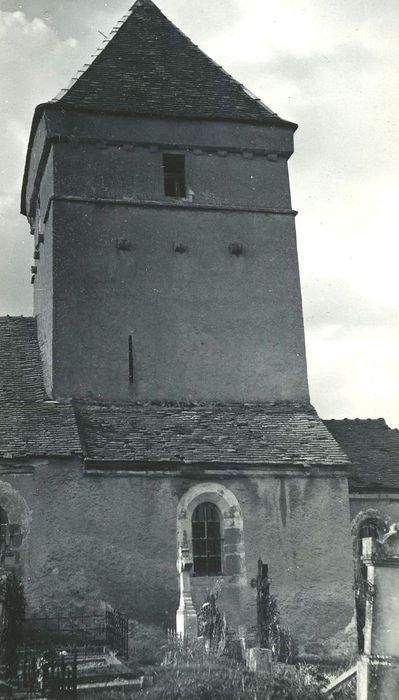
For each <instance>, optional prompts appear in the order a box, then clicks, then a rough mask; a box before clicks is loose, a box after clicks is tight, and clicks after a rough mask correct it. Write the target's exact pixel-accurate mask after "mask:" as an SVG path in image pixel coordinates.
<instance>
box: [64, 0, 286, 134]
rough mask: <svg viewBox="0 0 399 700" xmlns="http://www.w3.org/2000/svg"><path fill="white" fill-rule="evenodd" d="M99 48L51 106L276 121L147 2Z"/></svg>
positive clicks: (140, 1) (141, 2)
mask: <svg viewBox="0 0 399 700" xmlns="http://www.w3.org/2000/svg"><path fill="white" fill-rule="evenodd" d="M104 44H105V46H104V48H103V49H102V50H101V51H100V52H99V53H98V54H97V55H96V56H95V57H94V59H93V61H92V63H91V64H90V65H88V66H84V68H83V69H82V71H79V73H78V75H77V77H76V78H75V79H74V80H73V81H72V84H71V86H70V87H69V88H67V89H66V90H63V91H62V92H61V93H60V95H58V96H57V97H56V98H55V100H53V104H54V105H56V104H58V105H59V106H60V107H62V106H63V107H67V106H68V107H72V108H84V109H93V110H101V111H118V112H128V113H130V114H137V115H149V116H165V117H188V118H208V119H228V120H230V119H238V120H249V121H260V122H267V121H270V120H273V121H276V119H277V120H279V118H278V117H277V115H276V114H275V113H274V112H272V111H271V110H270V109H269V108H268V107H266V105H264V104H263V103H262V102H261V101H260V100H259V99H257V98H256V97H255V96H254V95H252V94H251V93H250V92H249V91H248V90H247V89H246V88H245V87H243V85H241V84H240V83H238V82H237V81H236V80H234V79H233V78H232V77H231V76H230V75H228V73H226V72H225V71H224V70H223V69H222V68H221V67H220V66H218V65H216V63H214V62H213V61H212V60H211V59H210V58H208V56H206V55H205V54H204V53H203V52H202V51H201V50H200V49H199V48H198V47H197V46H195V45H194V44H193V43H192V42H191V41H190V39H188V37H187V36H185V34H183V33H182V32H181V31H180V30H179V29H177V27H175V25H174V24H172V22H170V21H169V20H168V19H167V17H165V15H163V14H162V12H161V11H160V10H159V9H158V7H157V6H156V5H155V4H154V3H153V2H152V0H137V2H136V3H135V4H134V5H133V7H132V8H131V10H130V11H129V13H128V14H127V15H126V16H125V17H124V18H123V20H121V22H120V23H119V27H117V28H115V29H114V30H113V32H112V33H111V38H110V40H109V41H107V42H104ZM279 121H281V123H285V122H283V120H279Z"/></svg>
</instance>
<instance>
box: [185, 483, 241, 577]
mask: <svg viewBox="0 0 399 700" xmlns="http://www.w3.org/2000/svg"><path fill="white" fill-rule="evenodd" d="M207 501H208V502H210V503H214V504H215V505H216V506H217V508H218V509H219V511H220V513H221V516H222V517H221V537H222V539H223V551H222V574H221V576H224V577H227V578H229V577H230V580H231V582H239V581H240V580H241V579H246V567H245V550H244V532H243V530H244V523H243V518H242V513H241V508H240V504H239V502H238V500H237V498H236V496H235V495H234V493H233V492H232V491H230V489H228V488H226V487H225V486H223V485H222V484H218V483H216V482H206V483H201V484H195V485H194V486H191V487H190V488H189V489H188V490H187V491H186V493H185V494H184V495H183V496H182V497H181V499H180V501H179V503H178V507H177V546H178V547H179V545H181V544H184V545H185V546H186V547H188V549H189V552H190V556H191V557H192V555H193V551H192V533H191V522H192V516H193V513H194V510H195V508H196V507H197V506H198V505H199V504H200V503H204V502H207ZM202 578H206V577H202Z"/></svg>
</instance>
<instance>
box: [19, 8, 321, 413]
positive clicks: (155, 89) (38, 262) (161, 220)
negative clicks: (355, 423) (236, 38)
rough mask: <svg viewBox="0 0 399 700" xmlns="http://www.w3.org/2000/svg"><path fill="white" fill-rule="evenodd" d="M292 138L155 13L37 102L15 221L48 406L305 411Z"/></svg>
mask: <svg viewBox="0 0 399 700" xmlns="http://www.w3.org/2000/svg"><path fill="white" fill-rule="evenodd" d="M295 129H296V125H295V124H292V123H290V122H287V121H284V120H283V119H280V118H279V117H278V116H277V115H276V114H275V113H274V112H272V111H271V110H270V109H269V108H268V107H266V106H265V105H264V104H262V102H261V101H260V100H258V99H256V98H255V97H254V96H253V95H252V94H250V93H249V92H248V91H247V90H246V89H245V88H244V87H243V86H242V85H240V84H239V83H237V82H236V81H235V80H233V78H231V77H230V76H229V75H228V74H227V73H226V72H225V71H223V70H222V69H221V68H220V67H219V66H217V65H216V64H215V63H213V62H212V61H211V60H210V59H209V58H208V57H207V56H205V55H204V54H203V53H202V52H201V51H200V50H199V49H198V48H197V47H196V46H194V45H193V44H192V43H191V42H190V41H189V39H188V38H187V37H186V36H185V35H184V34H182V33H181V32H180V31H179V30H178V29H177V28H176V27H175V26H174V25H173V24H172V23H171V22H170V21H169V20H167V19H166V17H165V16H164V15H163V14H162V13H161V12H160V10H159V9H158V8H157V7H156V6H155V5H154V4H153V3H152V2H151V0H137V2H136V3H135V4H134V5H133V7H132V8H131V10H130V12H129V13H128V15H126V17H124V18H123V20H122V22H121V24H120V26H119V28H117V30H115V32H114V33H113V35H112V38H111V40H110V41H109V42H108V43H106V45H105V47H104V48H103V49H102V50H101V52H100V53H99V54H98V55H97V56H96V57H95V58H94V60H93V62H92V63H91V65H89V66H86V67H85V69H84V70H83V72H80V73H79V75H78V77H77V78H76V79H75V81H74V82H73V83H72V85H71V86H70V87H69V88H68V89H67V90H65V91H63V93H62V94H61V95H59V96H58V97H57V98H56V99H55V100H53V101H52V102H49V103H46V104H42V105H39V107H38V108H37V110H36V113H35V117H34V121H33V126H32V133H31V139H30V144H29V152H28V157H27V163H26V171H25V179H24V188H23V196H22V210H23V213H25V214H26V215H27V216H28V218H29V220H30V222H31V226H32V233H34V236H35V260H34V266H33V268H32V270H33V277H32V281H33V283H34V313H35V315H36V316H37V318H38V331H39V342H40V346H41V351H42V356H43V359H44V370H45V379H46V386H47V391H48V393H49V395H50V396H52V397H54V398H57V399H68V398H71V397H74V398H85V397H86V398H87V397H92V398H96V399H101V400H106V401H109V400H111V401H112V400H130V399H131V400H133V401H152V400H168V401H169V400H170V401H185V400H191V401H197V400H198V401H220V402H224V401H233V402H240V401H244V402H254V401H255V402H276V401H284V402H300V403H307V402H308V400H309V396H308V385H307V376H306V361H305V346H304V331H303V319H302V308H301V292H300V284H299V273H298V260H297V249H296V239H295V224H294V220H295V212H294V211H293V210H292V208H291V200H290V190H289V181H288V167H287V163H288V159H289V157H290V156H291V154H292V152H293V133H294V131H295Z"/></svg>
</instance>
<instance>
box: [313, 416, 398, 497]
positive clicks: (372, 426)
mask: <svg viewBox="0 0 399 700" xmlns="http://www.w3.org/2000/svg"><path fill="white" fill-rule="evenodd" d="M323 422H324V424H325V425H326V426H327V428H328V430H329V431H330V433H331V434H332V435H333V436H334V437H335V439H336V440H337V442H338V443H339V444H340V445H341V447H342V449H343V450H345V452H346V454H347V455H348V457H349V459H350V460H351V461H352V463H353V464H352V467H351V479H350V482H349V486H350V490H351V491H357V490H363V491H374V490H391V489H393V490H399V430H396V429H392V428H390V427H389V426H388V425H387V424H386V422H385V420H384V419H383V418H378V419H375V420H373V419H367V420H362V419H359V418H356V419H354V420H349V419H348V418H345V419H343V420H325V421H323Z"/></svg>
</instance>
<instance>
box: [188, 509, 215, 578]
mask: <svg viewBox="0 0 399 700" xmlns="http://www.w3.org/2000/svg"><path fill="white" fill-rule="evenodd" d="M192 537H193V540H192V541H193V560H194V574H196V575H197V576H217V575H218V574H221V573H222V538H221V527H220V515H219V511H218V508H217V507H216V506H215V504H214V503H200V505H198V506H197V507H196V509H195V511H194V513H193V517H192Z"/></svg>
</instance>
